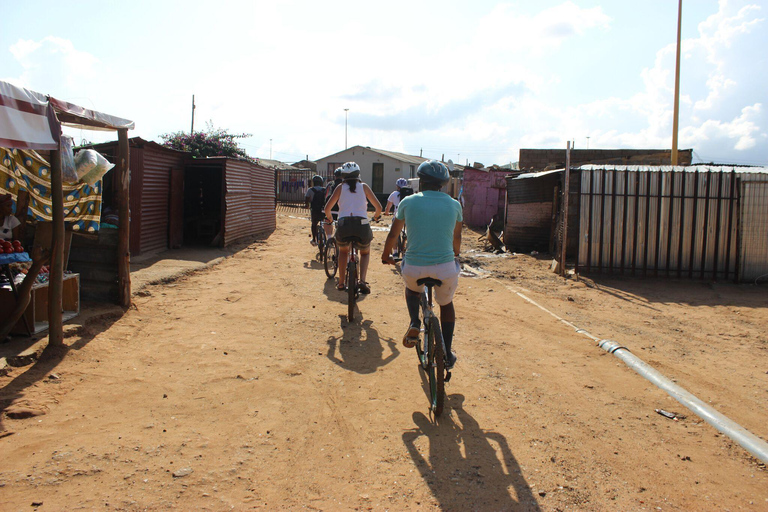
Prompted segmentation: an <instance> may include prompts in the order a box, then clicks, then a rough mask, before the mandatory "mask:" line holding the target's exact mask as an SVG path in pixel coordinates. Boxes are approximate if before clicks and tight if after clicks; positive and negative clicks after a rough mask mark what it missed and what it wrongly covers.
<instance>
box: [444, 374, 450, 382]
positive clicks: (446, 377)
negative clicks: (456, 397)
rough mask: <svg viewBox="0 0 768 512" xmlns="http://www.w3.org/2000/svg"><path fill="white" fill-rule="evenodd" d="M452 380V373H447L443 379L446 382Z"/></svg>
mask: <svg viewBox="0 0 768 512" xmlns="http://www.w3.org/2000/svg"><path fill="white" fill-rule="evenodd" d="M450 380H451V372H450V371H447V372H445V379H443V381H444V382H449V381H450Z"/></svg>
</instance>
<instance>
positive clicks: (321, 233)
mask: <svg viewBox="0 0 768 512" xmlns="http://www.w3.org/2000/svg"><path fill="white" fill-rule="evenodd" d="M316 229H317V231H316V232H315V240H317V259H318V260H320V261H323V258H324V257H325V244H327V243H328V239H327V237H326V235H325V229H323V226H322V225H319V224H318V226H317V228H316Z"/></svg>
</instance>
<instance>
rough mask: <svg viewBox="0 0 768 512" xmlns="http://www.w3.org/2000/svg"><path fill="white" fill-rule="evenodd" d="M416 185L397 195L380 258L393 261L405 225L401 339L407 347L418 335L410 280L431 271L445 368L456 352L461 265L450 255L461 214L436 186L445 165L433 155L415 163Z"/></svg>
mask: <svg viewBox="0 0 768 512" xmlns="http://www.w3.org/2000/svg"><path fill="white" fill-rule="evenodd" d="M417 175H418V177H419V189H420V190H421V192H419V193H417V194H413V195H410V196H408V197H406V198H404V199H402V200H401V201H400V205H399V206H398V208H397V213H396V214H395V220H394V221H393V222H392V228H391V229H390V230H389V234H388V235H387V241H386V243H385V244H384V251H383V252H382V255H381V262H382V263H384V264H390V265H393V264H394V263H395V261H394V260H393V259H392V250H393V249H394V247H395V244H396V243H397V238H398V236H399V235H400V230H402V229H403V227H405V228H406V229H407V231H408V247H407V248H406V250H405V258H404V259H403V264H402V272H401V274H402V276H403V281H404V282H405V304H406V306H407V308H408V315H409V316H410V323H409V325H408V330H407V331H406V333H405V336H403V345H404V346H405V347H407V348H411V347H413V346H415V345H416V342H417V341H418V339H419V332H420V328H421V319H420V318H419V296H420V295H421V292H422V291H423V290H424V286H419V285H418V284H416V281H418V280H419V279H421V278H422V277H431V278H433V279H439V280H441V281H442V282H443V284H442V285H441V286H436V287H435V288H434V294H435V302H437V304H438V305H439V306H440V324H441V327H442V333H443V340H444V341H445V348H446V358H447V361H446V363H447V365H446V367H447V368H449V369H450V368H453V365H454V364H455V363H456V354H454V352H453V350H452V345H453V331H454V329H455V327H456V311H455V309H454V306H453V295H454V293H456V288H458V285H459V274H460V272H461V268H460V266H459V263H458V261H457V260H456V258H457V257H458V256H459V251H460V250H461V223H462V221H463V220H464V218H463V214H462V210H461V204H460V203H459V202H458V201H456V200H455V199H453V198H452V197H451V196H449V195H448V194H444V193H442V192H440V189H441V188H442V187H443V186H444V185H445V184H446V183H448V181H449V180H450V174H449V173H448V168H447V167H446V166H445V165H444V164H443V163H441V162H438V161H437V160H431V161H428V162H423V163H422V164H421V165H419V168H418V171H417Z"/></svg>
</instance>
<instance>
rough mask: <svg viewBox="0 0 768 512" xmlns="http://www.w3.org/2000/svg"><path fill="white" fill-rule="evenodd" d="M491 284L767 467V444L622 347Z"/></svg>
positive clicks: (514, 291)
mask: <svg viewBox="0 0 768 512" xmlns="http://www.w3.org/2000/svg"><path fill="white" fill-rule="evenodd" d="M494 281H496V282H497V283H499V284H501V285H503V286H504V287H506V288H507V289H508V290H509V291H511V292H512V293H514V294H515V295H517V296H519V297H520V298H522V299H524V300H526V301H528V302H530V303H531V304H533V305H534V306H536V307H537V308H539V309H541V310H542V311H544V312H546V313H549V314H550V315H552V316H553V317H555V318H556V319H558V320H559V321H560V322H562V323H564V324H565V325H567V326H569V327H571V328H572V329H574V330H575V331H576V332H577V333H579V334H583V335H584V336H586V337H588V338H590V339H591V340H593V341H595V342H596V343H597V345H598V346H599V347H600V348H602V349H603V350H605V351H606V352H608V353H609V354H613V355H614V356H616V357H618V358H619V359H621V360H622V361H624V364H626V365H627V366H629V367H630V368H632V369H633V370H635V371H636V372H637V373H639V374H640V375H642V376H643V377H645V378H646V379H648V380H649V381H650V382H652V383H653V384H655V385H656V386H657V387H659V388H660V389H661V390H663V391H665V392H666V393H667V394H668V395H669V396H671V397H672V398H674V399H675V400H677V401H678V402H680V403H681V404H682V405H683V406H685V407H686V408H688V409H689V410H690V411H691V412H692V413H694V414H695V415H696V416H698V417H699V418H701V419H703V420H704V421H706V422H707V423H709V424H710V425H712V426H713V427H714V428H715V429H717V430H718V431H719V432H721V433H722V434H724V435H725V436H727V437H728V438H729V439H731V440H733V441H735V442H737V443H739V445H740V446H741V447H742V448H744V449H745V450H747V451H748V452H749V453H751V454H752V455H753V456H754V457H755V458H757V459H759V460H760V461H761V462H763V463H765V464H768V443H766V442H765V441H763V440H762V439H761V438H759V437H757V436H756V435H755V434H753V433H752V432H750V431H749V430H747V429H745V428H744V427H742V426H741V425H739V424H738V423H736V422H735V421H733V420H731V419H729V418H727V417H726V416H724V415H722V414H720V413H719V412H717V411H716V410H715V409H713V408H712V407H710V406H709V405H707V404H706V403H704V402H703V401H702V400H700V399H699V398H697V397H696V396H695V395H692V394H691V393H689V392H688V391H686V390H685V389H683V388H681V387H680V386H678V385H677V384H675V383H674V382H672V381H671V380H669V379H668V378H666V377H665V376H664V375H662V374H661V373H659V372H658V371H656V370H654V369H653V367H651V366H650V365H648V364H647V363H645V362H644V361H643V360H642V359H640V358H639V357H637V356H635V355H634V354H632V353H631V352H630V351H629V349H627V348H626V347H624V346H622V345H620V344H619V343H617V342H615V341H611V340H601V339H600V338H597V337H595V336H593V335H592V334H590V333H589V332H587V331H585V330H584V329H580V328H579V327H576V326H575V325H573V324H572V323H571V322H569V321H568V320H566V319H564V318H562V317H560V316H558V315H556V314H555V313H553V312H551V311H550V310H548V309H547V308H545V307H544V306H542V305H541V304H538V303H537V302H535V301H533V300H531V299H529V298H528V297H526V296H525V295H523V294H522V293H520V292H519V291H517V290H515V289H514V288H512V287H511V286H509V285H507V284H506V283H503V282H501V281H499V280H498V279H494Z"/></svg>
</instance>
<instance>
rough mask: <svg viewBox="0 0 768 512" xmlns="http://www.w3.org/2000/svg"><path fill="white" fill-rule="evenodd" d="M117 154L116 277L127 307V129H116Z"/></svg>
mask: <svg viewBox="0 0 768 512" xmlns="http://www.w3.org/2000/svg"><path fill="white" fill-rule="evenodd" d="M117 140H118V155H117V166H116V169H117V176H116V178H117V183H118V191H117V195H118V201H117V205H118V206H117V208H118V216H119V218H120V224H119V226H118V241H117V279H118V293H119V301H120V305H121V306H122V307H124V308H128V307H130V305H131V251H130V236H131V224H130V222H131V221H130V207H129V203H128V200H129V198H130V196H129V190H130V186H131V175H130V171H129V167H128V164H129V157H130V148H129V147H128V130H127V129H120V130H118V131H117Z"/></svg>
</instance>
